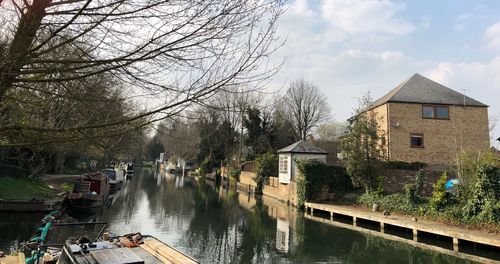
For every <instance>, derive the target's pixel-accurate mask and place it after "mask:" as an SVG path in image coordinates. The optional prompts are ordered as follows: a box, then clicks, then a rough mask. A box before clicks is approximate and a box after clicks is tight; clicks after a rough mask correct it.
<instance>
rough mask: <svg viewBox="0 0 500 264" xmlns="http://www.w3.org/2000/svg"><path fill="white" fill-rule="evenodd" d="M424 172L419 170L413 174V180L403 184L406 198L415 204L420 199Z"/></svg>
mask: <svg viewBox="0 0 500 264" xmlns="http://www.w3.org/2000/svg"><path fill="white" fill-rule="evenodd" d="M424 178H425V174H424V172H423V171H419V172H418V173H417V175H416V176H415V182H414V183H411V184H407V185H405V187H404V189H405V195H406V199H407V200H408V202H409V203H411V204H417V203H419V202H420V200H421V199H422V187H423V185H424Z"/></svg>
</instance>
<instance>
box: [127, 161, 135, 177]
mask: <svg viewBox="0 0 500 264" xmlns="http://www.w3.org/2000/svg"><path fill="white" fill-rule="evenodd" d="M133 175H134V163H132V162H129V163H128V164H127V177H132V176H133Z"/></svg>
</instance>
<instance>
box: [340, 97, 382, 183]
mask: <svg viewBox="0 0 500 264" xmlns="http://www.w3.org/2000/svg"><path fill="white" fill-rule="evenodd" d="M370 105H371V99H370V97H369V95H368V96H367V97H363V99H362V100H361V102H360V106H359V108H358V109H357V110H356V114H355V116H354V117H353V118H351V120H350V121H349V125H348V130H349V134H347V135H346V136H344V137H343V138H342V150H343V153H344V154H346V155H347V157H346V169H347V173H348V174H349V176H350V177H351V179H352V183H353V185H354V186H356V187H363V188H364V189H365V191H366V192H370V191H372V190H373V189H374V188H375V187H376V185H377V177H378V176H379V174H380V171H381V169H382V162H383V160H384V149H383V148H382V147H381V145H380V144H379V142H378V141H379V138H380V136H381V135H379V131H380V130H379V125H378V122H377V117H376V115H375V114H374V113H372V112H370V111H369V110H367V109H369V106H370Z"/></svg>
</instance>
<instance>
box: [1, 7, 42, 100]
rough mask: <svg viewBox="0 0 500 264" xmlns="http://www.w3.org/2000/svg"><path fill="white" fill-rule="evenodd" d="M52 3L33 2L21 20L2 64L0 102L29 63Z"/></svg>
mask: <svg viewBox="0 0 500 264" xmlns="http://www.w3.org/2000/svg"><path fill="white" fill-rule="evenodd" d="M51 2H52V0H33V4H31V5H28V6H27V9H26V12H25V13H24V14H23V15H22V17H21V19H20V20H19V26H18V27H17V31H16V34H15V35H14V39H13V40H12V42H11V43H10V45H9V49H8V51H7V55H6V56H5V60H4V61H3V62H1V64H0V102H1V101H2V100H3V98H4V96H5V93H6V92H7V90H8V89H10V88H11V87H12V84H13V83H14V81H15V80H16V78H17V77H18V76H19V74H20V72H21V69H22V68H23V67H24V65H26V63H27V62H28V60H29V52H30V48H31V45H32V44H33V40H34V39H35V35H36V32H37V30H38V29H39V28H40V25H41V22H42V19H43V17H44V16H45V9H46V8H47V7H48V6H49V4H50V3H51Z"/></svg>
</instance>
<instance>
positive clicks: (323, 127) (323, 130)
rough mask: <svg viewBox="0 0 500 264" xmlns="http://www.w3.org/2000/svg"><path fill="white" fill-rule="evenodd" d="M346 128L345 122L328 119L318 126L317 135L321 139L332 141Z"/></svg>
mask: <svg viewBox="0 0 500 264" xmlns="http://www.w3.org/2000/svg"><path fill="white" fill-rule="evenodd" d="M346 128H347V124H346V123H342V122H337V121H330V122H326V123H323V124H320V125H319V126H318V129H317V130H318V131H317V132H318V136H319V138H320V139H321V140H327V141H334V140H336V139H337V138H338V137H339V135H340V134H341V133H342V132H343V131H345V130H346Z"/></svg>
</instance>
